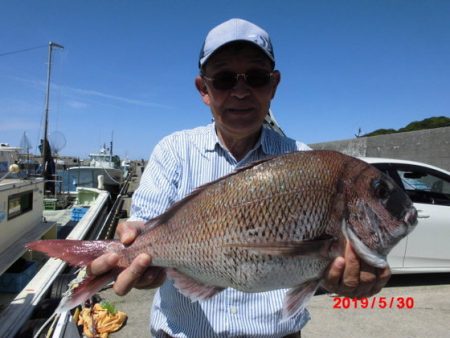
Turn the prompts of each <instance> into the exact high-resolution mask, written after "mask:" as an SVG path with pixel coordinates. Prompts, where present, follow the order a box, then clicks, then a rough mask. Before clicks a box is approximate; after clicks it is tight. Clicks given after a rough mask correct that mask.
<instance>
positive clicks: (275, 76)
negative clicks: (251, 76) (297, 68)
mask: <svg viewBox="0 0 450 338" xmlns="http://www.w3.org/2000/svg"><path fill="white" fill-rule="evenodd" d="M280 81H281V74H280V72H279V71H278V70H274V71H273V79H272V90H273V92H272V99H273V98H274V97H275V93H276V91H277V88H278V85H279V84H280Z"/></svg>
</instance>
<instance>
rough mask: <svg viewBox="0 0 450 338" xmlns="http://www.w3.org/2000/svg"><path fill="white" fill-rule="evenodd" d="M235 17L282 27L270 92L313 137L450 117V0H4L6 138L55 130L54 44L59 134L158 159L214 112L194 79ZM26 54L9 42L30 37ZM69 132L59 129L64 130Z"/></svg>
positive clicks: (76, 143) (80, 147)
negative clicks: (206, 42)
mask: <svg viewBox="0 0 450 338" xmlns="http://www.w3.org/2000/svg"><path fill="white" fill-rule="evenodd" d="M232 17H240V18H245V19H247V20H250V21H253V22H255V23H257V24H258V25H260V26H261V27H263V28H265V29H266V30H267V31H268V32H269V34H270V35H271V38H272V42H273V45H274V50H275V56H276V60H277V69H279V70H280V71H281V73H282V80H281V83H280V86H279V88H278V92H277V95H276V97H275V99H274V101H273V103H272V109H273V111H274V113H275V116H276V118H277V120H278V122H279V123H280V125H281V126H282V128H283V129H284V130H285V132H286V133H287V134H288V135H289V136H291V137H293V138H295V139H298V140H300V141H303V142H305V143H317V142H324V141H332V140H342V139H349V138H353V137H354V135H355V134H356V133H357V132H358V129H359V128H361V130H362V132H363V133H367V132H370V131H373V130H375V129H378V128H395V129H397V128H400V127H403V126H404V125H406V124H407V123H409V122H411V121H415V120H422V119H424V118H427V117H431V116H450V113H449V112H450V1H446V0H441V1H439V0H430V1H425V0H422V1H416V0H372V1H368V0H347V1H337V0H335V1H332V0H330V1H321V0H315V1H313V0H310V1H274V0H271V1H267V0H255V1H253V0H252V1H246V0H236V1H227V0H222V1H213V0H208V1H203V0H201V1H181V0H180V1H175V0H165V1H163V0H158V1H157V0H146V1H144V0H134V1H125V0H121V1H118V0H95V1H94V0H91V1H88V0H77V1H69V0H51V1H50V0H48V1H46V0H40V1H36V0H21V1H16V0H2V1H1V3H0V142H8V143H10V144H11V145H16V146H18V145H19V144H20V139H21V137H22V134H23V133H24V132H26V133H27V136H28V137H29V139H30V141H31V144H32V145H33V146H34V147H33V149H32V151H34V152H36V147H37V144H38V143H39V138H40V135H42V130H43V124H42V123H43V122H42V120H43V115H44V106H45V84H46V77H47V53H48V50H47V45H48V42H49V41H55V42H57V43H59V44H61V45H63V46H64V47H65V48H64V50H56V51H55V52H54V53H53V57H54V62H53V73H52V87H51V94H50V121H49V131H50V136H51V135H52V134H53V135H59V138H60V135H61V134H62V135H64V137H65V139H66V146H65V147H64V148H63V149H62V150H61V151H60V153H61V154H62V155H73V156H80V157H87V155H88V154H89V152H93V151H96V150H98V148H99V147H100V146H101V145H102V144H103V143H109V142H110V140H111V137H112V135H113V139H114V148H115V152H116V153H117V154H118V155H119V156H121V157H128V158H130V159H141V158H144V159H147V158H148V156H149V154H150V152H151V151H152V149H153V147H154V146H155V144H156V143H157V142H158V140H159V139H161V138H162V137H163V136H165V135H167V134H169V133H171V132H174V131H176V130H180V129H186V128H192V127H195V126H198V125H204V124H207V123H209V121H210V120H211V117H210V116H211V114H210V112H209V109H208V107H206V106H205V105H204V104H203V103H202V102H201V100H200V96H199V94H198V93H197V92H196V90H195V87H194V77H195V76H196V74H197V72H198V69H197V62H198V55H199V51H200V47H201V44H202V42H203V39H204V37H205V35H206V33H207V32H208V31H209V30H210V29H211V28H212V27H214V26H215V25H217V24H219V23H221V22H223V21H225V20H227V19H229V18H232ZM39 46H42V47H41V48H36V49H32V50H29V51H26V52H22V53H15V54H6V55H5V53H8V52H14V51H18V50H22V49H28V48H34V47H39ZM57 138H58V137H57V136H55V139H57Z"/></svg>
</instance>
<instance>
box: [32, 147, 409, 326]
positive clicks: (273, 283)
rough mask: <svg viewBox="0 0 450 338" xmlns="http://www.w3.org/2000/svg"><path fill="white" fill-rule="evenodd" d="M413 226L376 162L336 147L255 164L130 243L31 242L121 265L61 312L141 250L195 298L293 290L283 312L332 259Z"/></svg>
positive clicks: (404, 202)
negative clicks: (108, 255)
mask: <svg viewBox="0 0 450 338" xmlns="http://www.w3.org/2000/svg"><path fill="white" fill-rule="evenodd" d="M416 223H417V212H416V209H415V208H414V207H413V205H412V203H411V200H410V199H409V198H408V196H407V195H406V194H405V193H404V192H403V190H402V189H400V188H399V187H398V186H397V185H396V184H395V183H394V181H393V180H392V179H391V178H390V177H388V176H386V175H385V174H383V173H381V172H380V171H378V170H377V169H376V168H374V167H373V166H371V165H369V164H367V163H365V162H363V161H361V160H359V159H356V158H353V157H350V156H346V155H343V154H341V153H338V152H333V151H305V152H295V153H290V154H286V155H281V156H278V157H274V158H272V159H269V160H264V161H260V162H257V163H253V164H252V165H250V166H248V167H246V168H244V169H241V170H239V171H237V172H235V173H233V174H230V175H228V176H226V177H223V178H221V179H219V180H217V181H214V182H212V183H209V184H206V185H204V186H202V187H200V188H198V189H197V190H195V191H194V192H193V193H191V194H190V195H189V196H187V197H186V198H184V199H182V200H181V201H179V202H177V203H175V204H174V205H173V206H172V207H170V208H169V209H168V210H167V211H166V212H165V213H163V214H162V215H160V216H159V217H157V218H155V219H153V220H151V221H149V222H148V223H147V228H146V231H145V232H143V233H142V234H141V235H140V236H138V238H137V239H136V240H135V241H134V242H133V244H131V245H130V246H128V247H124V246H123V245H122V244H121V243H120V242H117V241H73V240H47V241H36V242H31V243H29V244H27V247H28V248H29V249H32V250H37V251H41V252H45V253H46V254H48V255H49V256H52V257H58V258H61V259H63V260H65V261H67V262H68V263H69V264H72V265H75V266H86V265H87V264H89V262H90V261H92V260H93V259H95V258H96V257H98V256H99V255H101V254H103V253H105V252H116V253H118V254H119V256H120V260H119V263H118V265H119V267H120V268H119V269H117V270H114V271H111V272H110V273H109V274H106V275H104V276H101V277H93V276H90V277H88V278H87V279H86V280H85V281H84V282H83V283H81V284H80V286H79V287H78V288H77V289H75V290H74V292H73V294H72V296H71V297H70V299H69V300H68V302H67V304H66V305H65V308H70V307H73V306H75V305H77V304H79V303H81V302H82V301H83V300H84V299H86V298H87V297H89V296H91V295H92V294H93V293H95V292H97V291H98V290H99V289H100V288H101V287H102V286H103V285H104V284H106V283H108V282H109V281H111V280H114V278H115V277H116V276H117V274H118V273H119V272H120V271H121V269H123V268H126V267H127V266H129V264H130V263H131V261H132V260H133V258H135V257H136V256H137V255H138V254H140V253H143V252H145V253H148V254H149V255H151V256H152V257H153V260H152V264H153V265H155V266H160V267H165V268H166V272H167V275H168V276H169V278H171V279H173V281H174V285H175V287H177V288H178V290H179V291H180V292H181V293H183V294H184V295H186V296H188V297H190V298H191V299H193V300H201V299H206V298H209V297H212V296H214V295H215V294H216V293H218V292H220V291H222V290H223V289H224V288H227V287H232V288H235V289H238V290H241V291H245V292H261V291H267V290H273V289H280V288H290V290H289V291H288V292H287V293H286V296H285V300H284V305H283V316H284V318H289V317H291V316H293V315H295V314H297V313H299V311H302V310H303V309H304V307H305V305H306V303H307V301H308V300H309V298H310V297H311V296H312V295H313V294H314V292H315V291H316V289H317V288H318V287H319V285H320V282H321V280H322V278H323V275H324V272H325V270H326V269H327V267H328V266H329V264H330V262H331V261H332V260H333V259H334V258H335V257H337V256H338V255H342V254H343V249H344V246H345V242H346V241H347V240H348V241H350V242H351V245H352V247H353V248H354V250H355V251H356V252H357V253H358V255H359V256H360V258H361V259H362V260H364V261H365V262H367V263H368V264H370V265H371V266H374V267H379V268H383V267H386V266H387V262H386V255H387V254H388V253H389V251H390V250H391V249H392V247H393V246H394V245H395V244H396V243H397V242H398V241H399V240H400V239H402V238H403V237H404V236H406V235H407V234H408V233H409V232H410V231H411V230H412V229H413V228H414V226H415V224H416Z"/></svg>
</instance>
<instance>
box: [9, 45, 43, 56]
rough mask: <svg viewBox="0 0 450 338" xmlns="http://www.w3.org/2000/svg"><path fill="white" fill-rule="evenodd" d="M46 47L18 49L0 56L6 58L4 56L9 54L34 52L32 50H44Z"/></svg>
mask: <svg viewBox="0 0 450 338" xmlns="http://www.w3.org/2000/svg"><path fill="white" fill-rule="evenodd" d="M47 46H48V45H42V46H37V47H31V48H25V49H18V50H14V51H11V52H5V53H0V56H6V55H11V54H18V53H24V52H28V51H30V50H34V49H39V48H44V47H47Z"/></svg>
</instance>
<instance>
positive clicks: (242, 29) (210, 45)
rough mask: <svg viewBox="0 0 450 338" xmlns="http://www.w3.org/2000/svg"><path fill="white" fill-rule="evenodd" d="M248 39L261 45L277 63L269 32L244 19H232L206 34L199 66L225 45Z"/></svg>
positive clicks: (256, 44) (258, 45)
mask: <svg viewBox="0 0 450 338" xmlns="http://www.w3.org/2000/svg"><path fill="white" fill-rule="evenodd" d="M236 41H248V42H250V43H252V44H254V45H255V46H257V47H259V48H260V49H261V50H262V51H263V52H264V53H265V54H266V55H267V56H268V57H269V59H270V60H271V61H272V62H273V63H274V64H275V56H274V54H273V48H272V42H271V41H270V37H269V34H268V33H267V32H266V31H265V30H264V29H262V28H261V27H259V26H257V25H255V24H254V23H251V22H249V21H246V20H243V19H231V20H228V21H225V22H224V23H221V24H220V25H218V26H216V27H214V28H213V29H211V30H210V31H209V33H208V35H207V36H206V39H205V42H204V43H203V47H202V49H201V51H200V58H199V63H198V65H199V68H201V67H202V66H203V65H204V64H205V63H206V61H207V60H208V59H209V57H210V56H211V55H212V54H213V53H214V52H215V51H217V50H218V49H219V48H221V47H223V46H224V45H226V44H228V43H231V42H236Z"/></svg>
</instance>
